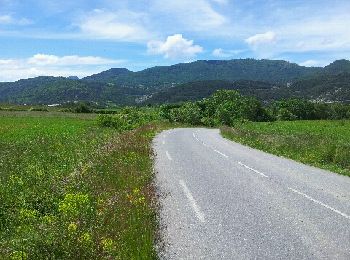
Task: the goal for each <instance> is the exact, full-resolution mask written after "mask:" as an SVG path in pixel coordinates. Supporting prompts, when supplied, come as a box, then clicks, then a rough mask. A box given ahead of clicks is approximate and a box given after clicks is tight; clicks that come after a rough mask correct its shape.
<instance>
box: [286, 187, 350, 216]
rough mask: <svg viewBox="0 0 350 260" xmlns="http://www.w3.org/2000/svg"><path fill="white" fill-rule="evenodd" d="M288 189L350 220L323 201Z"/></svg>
mask: <svg viewBox="0 0 350 260" xmlns="http://www.w3.org/2000/svg"><path fill="white" fill-rule="evenodd" d="M288 189H289V190H291V191H293V192H295V193H297V194H299V195H301V196H303V197H305V198H307V199H309V200H311V201H313V202H315V203H317V204H319V205H321V206H323V207H325V208H327V209H330V210H331V211H333V212H335V213H337V214H339V215H341V216H343V217H344V218H346V219H350V216H349V215H346V214H345V213H343V212H341V211H339V210H337V209H335V208H332V207H330V206H328V205H327V204H324V203H323V202H321V201H318V200H315V199H314V198H311V197H310V196H309V195H306V194H305V193H302V192H300V191H298V190H295V189H292V188H289V187H288Z"/></svg>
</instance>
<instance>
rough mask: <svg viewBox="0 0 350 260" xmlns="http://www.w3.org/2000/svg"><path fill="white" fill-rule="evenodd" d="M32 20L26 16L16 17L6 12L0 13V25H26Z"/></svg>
mask: <svg viewBox="0 0 350 260" xmlns="http://www.w3.org/2000/svg"><path fill="white" fill-rule="evenodd" d="M31 23H32V21H31V20H29V19H27V18H20V19H16V18H14V17H13V16H12V15H9V14H6V15H0V25H1V24H3V25H9V24H13V25H28V24H31Z"/></svg>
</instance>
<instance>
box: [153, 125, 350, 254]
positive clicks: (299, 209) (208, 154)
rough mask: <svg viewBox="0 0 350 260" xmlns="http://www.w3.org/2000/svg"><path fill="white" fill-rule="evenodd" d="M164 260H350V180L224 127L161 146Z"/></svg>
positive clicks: (180, 133)
mask: <svg viewBox="0 0 350 260" xmlns="http://www.w3.org/2000/svg"><path fill="white" fill-rule="evenodd" d="M154 150H155V153H156V163H155V170H156V172H157V173H156V186H157V189H158V191H159V194H160V225H161V234H162V241H163V242H162V243H161V244H160V245H159V249H158V250H159V255H160V257H161V259H350V178H349V177H345V176H341V175H337V174H335V173H331V172H328V171H325V170H320V169H317V168H314V167H310V166H306V165H304V164H301V163H297V162H295V161H292V160H289V159H285V158H281V157H277V156H274V155H271V154H267V153H264V152H262V151H259V150H255V149H252V148H249V147H246V146H243V145H240V144H237V143H234V142H231V141H229V140H227V139H224V138H222V137H221V135H220V133H219V130H217V129H199V128H194V129H190V128H186V129H173V130H168V131H164V132H162V133H161V134H159V135H158V136H157V137H156V138H155V140H154Z"/></svg>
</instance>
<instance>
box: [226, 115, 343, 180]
mask: <svg viewBox="0 0 350 260" xmlns="http://www.w3.org/2000/svg"><path fill="white" fill-rule="evenodd" d="M221 133H222V135H223V136H224V137H227V138H229V139H232V140H234V141H237V142H240V143H243V144H246V145H249V146H251V147H254V148H257V149H261V150H264V151H266V152H269V153H273V154H276V155H281V156H285V157H288V158H291V159H294V160H297V161H300V162H303V163H306V164H310V165H314V166H317V167H321V168H324V169H327V170H331V171H334V172H337V173H340V174H344V175H348V176H350V121H349V120H347V121H346V120H342V121H289V122H287V121H285V122H283V121H280V122H269V123H245V124H237V125H236V126H235V127H232V128H230V127H222V128H221Z"/></svg>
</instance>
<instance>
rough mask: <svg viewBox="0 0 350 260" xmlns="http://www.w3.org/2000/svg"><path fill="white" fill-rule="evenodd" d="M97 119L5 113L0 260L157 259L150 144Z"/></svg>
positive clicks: (142, 134) (147, 130)
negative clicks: (100, 123)
mask: <svg viewBox="0 0 350 260" xmlns="http://www.w3.org/2000/svg"><path fill="white" fill-rule="evenodd" d="M160 128H161V127H160V126H159V125H158V126H155V125H147V126H143V127H141V128H138V129H136V130H133V131H127V132H124V133H117V132H116V131H115V130H113V129H112V128H102V127H99V126H98V125H97V123H96V120H95V116H93V115H84V114H81V115H73V114H64V113H60V114H59V116H58V115H57V114H52V113H51V112H12V113H10V112H0V197H1V204H0V259H100V258H106V259H150V258H155V252H154V247H153V243H154V240H155V230H156V216H155V212H156V208H155V205H154V203H153V197H154V196H153V187H152V175H153V170H152V165H153V163H152V158H151V141H152V138H153V136H154V135H155V133H156V132H157V131H159V130H160Z"/></svg>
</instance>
